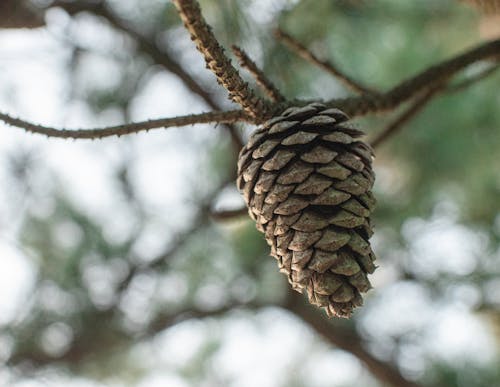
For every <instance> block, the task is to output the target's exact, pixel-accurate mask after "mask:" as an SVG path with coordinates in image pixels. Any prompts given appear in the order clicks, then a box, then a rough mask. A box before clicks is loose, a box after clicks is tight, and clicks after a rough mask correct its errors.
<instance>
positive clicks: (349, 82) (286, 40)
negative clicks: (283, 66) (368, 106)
mask: <svg viewBox="0 0 500 387" xmlns="http://www.w3.org/2000/svg"><path fill="white" fill-rule="evenodd" d="M274 35H275V36H276V39H278V40H279V41H281V42H282V43H283V44H284V45H285V46H287V47H288V48H289V49H290V50H292V51H293V52H295V53H296V54H297V55H298V56H300V57H301V58H303V59H305V60H306V61H308V62H311V63H312V64H314V65H316V66H318V67H319V68H321V69H322V70H324V71H326V72H327V73H329V74H331V75H333V76H334V77H336V78H338V79H339V80H340V81H341V82H342V83H343V84H344V86H346V87H347V88H349V89H351V90H352V91H354V92H357V93H362V94H376V92H375V90H372V89H371V88H369V87H367V86H364V85H362V84H361V83H360V82H358V81H356V80H354V79H353V78H351V77H350V76H349V75H347V74H345V73H344V72H343V71H342V70H340V69H339V67H338V66H337V64H335V63H333V62H332V61H328V60H321V59H319V58H318V57H317V56H316V55H314V54H313V53H312V52H311V51H310V50H309V49H307V47H305V46H303V45H302V44H301V43H299V42H298V41H297V40H296V39H295V38H293V37H291V36H290V35H288V34H287V33H286V32H284V31H282V30H281V29H277V30H275V32H274Z"/></svg>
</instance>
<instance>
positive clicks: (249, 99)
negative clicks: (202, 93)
mask: <svg viewBox="0 0 500 387" xmlns="http://www.w3.org/2000/svg"><path fill="white" fill-rule="evenodd" d="M173 3H174V4H175V6H176V7H177V10H178V11H179V14H180V17H181V19H182V21H183V22H184V26H185V27H186V29H187V30H188V31H189V33H190V34H191V39H192V40H193V41H194V42H195V44H196V47H197V48H198V51H200V52H201V53H202V54H203V56H204V58H205V62H206V64H207V67H208V68H209V69H210V70H211V71H212V72H213V73H214V74H215V75H216V77H217V81H218V82H219V83H220V84H221V85H222V86H224V88H225V89H226V90H227V91H228V92H229V98H230V99H231V100H232V101H233V102H235V103H237V104H239V105H240V106H241V107H242V108H243V110H244V111H245V112H246V113H247V114H249V115H250V116H253V117H262V116H264V115H265V114H266V113H267V111H268V106H267V103H266V101H264V100H263V99H261V98H259V97H257V96H256V95H255V93H254V92H253V90H251V89H250V88H249V87H248V84H247V83H246V82H245V81H244V80H243V79H242V78H241V76H240V74H239V73H238V70H236V69H235V68H234V66H233V65H232V64H231V61H230V60H229V58H228V57H227V56H226V55H225V53H224V49H223V48H222V47H221V45H220V44H219V42H218V41H217V39H216V38H215V36H214V34H213V32H212V29H211V27H210V26H209V25H208V24H207V22H206V21H205V19H204V18H203V15H202V14H201V10H200V6H199V4H198V2H197V1H196V0H173Z"/></svg>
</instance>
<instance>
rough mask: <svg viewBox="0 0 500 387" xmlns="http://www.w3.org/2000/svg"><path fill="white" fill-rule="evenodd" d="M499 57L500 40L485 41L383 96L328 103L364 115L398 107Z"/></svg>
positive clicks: (404, 82) (350, 112)
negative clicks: (439, 84)
mask: <svg viewBox="0 0 500 387" xmlns="http://www.w3.org/2000/svg"><path fill="white" fill-rule="evenodd" d="M496 57H500V39H496V40H492V41H489V42H486V43H483V44H481V45H479V46H477V47H475V48H473V49H471V50H469V51H466V52H464V53H463V54H460V55H457V56H455V57H453V58H451V59H448V60H445V61H443V62H441V63H439V64H437V65H434V66H431V67H429V68H427V69H426V70H424V71H422V72H421V73H419V74H417V75H415V76H413V77H411V78H409V79H407V80H405V81H403V82H401V83H400V84H398V85H396V86H395V87H393V88H392V89H390V90H389V91H387V92H385V93H382V94H380V95H370V94H364V95H361V96H359V97H351V98H343V99H332V100H330V101H327V105H328V106H331V107H337V108H339V109H341V110H343V111H345V112H346V113H347V114H349V115H351V116H361V115H364V114H367V113H376V112H382V111H389V110H393V109H395V108H396V107H397V106H399V105H400V104H401V103H403V102H405V101H408V100H409V99H411V98H413V97H414V96H416V95H418V94H419V93H420V92H422V91H423V90H425V89H426V88H428V87H430V86H432V85H433V84H435V83H440V82H441V81H442V80H444V79H446V78H450V77H451V76H453V75H455V74H456V73H457V72H459V71H460V70H462V69H464V68H465V67H467V66H469V65H471V64H473V63H476V62H479V61H481V60H485V59H491V58H496Z"/></svg>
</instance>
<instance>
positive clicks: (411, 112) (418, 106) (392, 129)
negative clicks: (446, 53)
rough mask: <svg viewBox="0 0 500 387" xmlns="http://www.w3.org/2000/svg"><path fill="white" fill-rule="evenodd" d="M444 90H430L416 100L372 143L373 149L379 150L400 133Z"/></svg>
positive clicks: (437, 88) (438, 88)
mask: <svg viewBox="0 0 500 387" xmlns="http://www.w3.org/2000/svg"><path fill="white" fill-rule="evenodd" d="M441 88H442V85H440V86H439V87H434V88H430V89H429V90H427V91H426V92H424V93H423V94H422V95H421V96H420V97H419V98H417V99H416V100H415V102H413V103H412V104H411V105H410V106H409V107H408V108H407V109H406V110H405V111H403V113H401V115H400V116H398V117H397V118H396V119H395V120H394V121H393V122H391V123H390V124H389V125H387V127H386V128H385V129H383V130H382V131H381V132H380V133H379V134H378V135H377V136H376V137H375V138H374V139H373V140H372V141H371V142H370V145H371V146H372V148H377V147H378V146H380V144H382V143H383V142H384V141H386V140H387V139H388V138H389V137H391V136H392V135H394V134H395V133H396V132H397V131H399V130H400V129H401V128H402V127H403V126H404V125H405V124H406V123H407V122H408V121H410V120H411V119H412V118H413V117H415V116H416V115H417V114H418V113H419V112H420V111H421V110H422V109H423V108H424V107H425V106H426V105H427V104H428V103H429V102H430V101H431V100H432V97H433V96H434V95H435V94H436V93H437V92H438V90H440V89H441Z"/></svg>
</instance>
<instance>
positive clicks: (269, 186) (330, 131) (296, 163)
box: [238, 103, 375, 317]
mask: <svg viewBox="0 0 500 387" xmlns="http://www.w3.org/2000/svg"><path fill="white" fill-rule="evenodd" d="M347 119H348V117H347V116H346V115H345V114H344V113H343V112H342V111H340V110H338V109H331V108H326V107H325V106H324V105H322V104H319V103H312V104H310V105H307V106H304V107H293V108H289V109H287V110H285V111H284V112H283V113H282V114H281V115H280V116H278V117H275V118H273V119H271V120H269V121H267V122H266V123H265V124H264V125H263V126H262V127H260V128H259V129H257V130H256V131H255V132H254V133H253V134H252V136H251V137H250V140H249V141H248V144H247V145H246V146H245V147H244V148H243V149H242V151H241V153H240V158H239V163H238V188H239V190H240V191H241V192H242V194H243V196H244V198H245V201H246V203H247V205H248V207H249V213H250V216H251V217H252V218H253V219H254V220H255V221H256V222H257V228H258V229H259V230H260V231H262V232H264V233H265V237H266V240H267V242H268V243H269V245H270V246H271V255H273V256H274V257H275V258H276V259H277V260H278V263H279V267H280V269H281V271H282V272H284V273H286V274H287V275H288V280H289V282H290V283H291V284H292V287H293V288H294V289H295V290H297V291H299V292H303V291H304V290H306V291H307V294H308V296H309V301H310V302H311V303H312V304H314V305H317V306H320V307H322V308H325V310H326V312H327V313H328V315H329V316H334V315H335V316H339V317H349V316H350V315H351V313H352V310H353V309H354V308H355V307H356V306H360V305H361V304H362V302H363V300H362V298H361V293H363V292H366V291H368V290H369V289H370V288H371V285H370V282H369V281H368V278H367V274H368V273H372V272H373V271H374V270H375V265H374V263H373V261H374V260H375V256H374V254H373V252H372V250H371V247H370V244H369V242H368V239H369V238H370V236H371V235H372V229H371V225H370V219H369V217H370V213H371V211H372V209H373V206H374V204H375V200H374V198H373V196H372V194H371V188H372V186H373V182H374V179H375V177H374V174H373V171H372V168H371V162H372V157H373V152H372V150H371V148H370V147H369V146H368V145H366V144H365V143H364V142H362V141H360V140H359V137H360V136H362V135H363V132H361V131H359V130H357V129H355V128H353V127H352V126H351V125H350V124H349V123H347V122H346V121H347Z"/></svg>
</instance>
